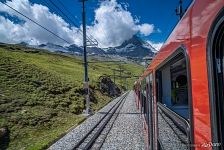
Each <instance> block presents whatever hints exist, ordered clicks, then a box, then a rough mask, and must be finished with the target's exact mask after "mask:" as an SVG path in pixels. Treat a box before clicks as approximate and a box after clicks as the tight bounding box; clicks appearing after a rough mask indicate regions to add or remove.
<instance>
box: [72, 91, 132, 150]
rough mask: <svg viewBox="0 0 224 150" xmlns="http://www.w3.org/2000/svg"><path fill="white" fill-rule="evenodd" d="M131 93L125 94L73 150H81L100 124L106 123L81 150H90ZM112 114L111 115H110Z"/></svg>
mask: <svg viewBox="0 0 224 150" xmlns="http://www.w3.org/2000/svg"><path fill="white" fill-rule="evenodd" d="M128 93H129V92H126V93H125V94H123V96H122V97H121V98H120V100H119V101H117V102H116V103H115V104H114V105H113V106H112V107H111V108H110V109H109V111H108V112H107V113H106V114H105V115H104V116H103V117H102V118H101V119H100V120H99V121H98V122H97V124H95V125H94V126H93V127H92V128H91V129H90V131H89V132H88V133H87V134H86V135H85V136H83V137H82V139H81V140H79V142H78V143H77V144H76V145H75V146H74V148H73V150H76V149H79V147H80V146H81V145H82V144H83V143H85V140H86V139H87V138H88V137H89V136H90V135H91V133H92V132H93V131H94V130H95V129H97V128H98V126H99V125H100V123H101V122H102V121H103V120H105V118H106V117H108V118H106V120H105V121H104V123H103V124H102V125H101V126H100V127H99V128H98V130H97V132H96V133H94V135H93V137H91V139H90V141H89V142H88V143H87V144H86V145H85V147H84V148H80V149H84V150H86V149H89V148H90V147H91V146H92V145H93V144H94V142H95V140H96V139H97V138H98V136H99V135H100V133H101V132H102V131H103V129H104V127H105V126H106V125H107V123H108V122H109V121H110V119H111V118H112V116H113V114H114V113H115V112H116V110H117V109H118V107H119V106H120V104H121V103H122V101H123V100H124V99H125V98H126V97H127V95H128ZM110 112H111V113H110Z"/></svg>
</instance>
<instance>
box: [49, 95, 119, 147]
mask: <svg viewBox="0 0 224 150" xmlns="http://www.w3.org/2000/svg"><path fill="white" fill-rule="evenodd" d="M120 97H121V96H120ZM120 97H118V98H116V99H114V100H113V101H111V102H110V103H109V104H107V105H106V106H105V107H103V108H102V109H101V110H99V111H98V112H97V113H96V114H94V115H93V116H91V117H89V118H88V119H86V120H85V121H84V122H83V123H82V124H80V125H79V126H77V127H76V128H74V129H72V130H71V131H70V132H68V133H67V134H66V135H65V136H64V137H62V138H61V139H59V140H58V141H57V142H55V143H54V144H53V145H51V146H50V147H49V148H48V150H71V149H72V148H73V147H74V146H75V144H76V143H78V141H79V140H80V139H81V138H82V137H83V136H84V135H85V134H87V133H88V131H90V129H91V128H92V127H93V126H94V125H95V124H97V122H98V121H99V120H100V119H101V118H102V117H103V116H104V115H105V114H106V112H108V111H109V109H110V108H112V107H113V106H114V105H115V104H116V102H118V100H119V99H120Z"/></svg>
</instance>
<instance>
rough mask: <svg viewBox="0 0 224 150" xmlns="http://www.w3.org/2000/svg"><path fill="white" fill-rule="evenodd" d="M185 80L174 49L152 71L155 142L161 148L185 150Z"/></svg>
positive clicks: (180, 55) (183, 67) (183, 66)
mask: <svg viewBox="0 0 224 150" xmlns="http://www.w3.org/2000/svg"><path fill="white" fill-rule="evenodd" d="M188 80H189V79H188V71H187V64H186V58H185V55H184V54H183V51H182V49H178V50H177V51H176V52H175V53H174V54H173V55H172V56H171V57H169V58H168V59H167V60H165V61H164V63H162V65H161V66H159V69H157V71H156V85H157V88H156V93H157V95H156V96H157V101H158V102H157V106H158V107H157V120H158V122H157V123H158V134H159V135H158V136H159V138H158V142H159V146H160V147H161V148H162V147H165V148H166V149H183V150H185V149H186V150H187V149H189V146H188V144H189V143H190V125H189V121H188V119H189V116H190V115H189V113H190V112H189V107H188V99H189V97H188V94H189V93H188V88H189V87H188V85H189V84H188V83H189V82H188ZM169 137H170V138H169Z"/></svg>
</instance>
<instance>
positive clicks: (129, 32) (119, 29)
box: [0, 0, 154, 47]
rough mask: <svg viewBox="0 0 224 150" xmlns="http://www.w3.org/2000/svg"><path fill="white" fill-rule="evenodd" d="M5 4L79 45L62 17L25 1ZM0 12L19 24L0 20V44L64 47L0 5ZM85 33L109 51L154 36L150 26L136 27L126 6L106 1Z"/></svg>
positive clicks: (79, 38) (76, 35) (4, 18)
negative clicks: (136, 36)
mask: <svg viewBox="0 0 224 150" xmlns="http://www.w3.org/2000/svg"><path fill="white" fill-rule="evenodd" d="M6 3H7V4H8V5H10V6H12V7H13V8H15V9H16V10H18V11H19V12H21V13H23V14H25V15H26V16H29V17H30V18H32V19H33V20H35V21H36V22H38V23H40V24H41V25H43V26H44V27H46V28H48V29H50V30H51V31H53V32H54V33H56V34H57V35H59V36H60V37H63V38H64V39H65V40H67V41H69V42H70V43H71V44H72V43H75V44H77V45H82V36H81V35H80V34H79V33H78V28H76V27H74V26H70V25H69V24H68V23H67V22H66V21H65V20H64V19H63V18H62V17H60V16H58V15H57V14H54V13H52V12H50V10H49V8H48V7H46V6H43V5H41V4H33V3H31V2H30V1H29V0H12V1H8V0H7V1H6ZM0 12H4V13H7V15H9V16H11V17H17V18H18V19H19V20H22V21H21V22H16V21H15V20H13V19H10V17H7V15H6V16H5V15H1V16H0V40H1V42H7V43H19V42H27V43H29V44H41V43H47V42H50V43H57V44H60V45H65V44H66V43H65V42H64V41H62V40H61V39H59V38H57V37H55V36H53V35H51V34H50V33H48V32H46V31H45V30H44V29H42V28H40V27H39V26H37V25H36V24H34V23H33V22H31V21H29V20H28V19H26V18H24V17H23V16H21V15H19V14H18V13H16V12H15V11H13V10H12V9H10V8H8V7H7V6H5V5H4V4H2V3H0ZM87 29H88V30H87V31H88V32H90V33H91V34H92V35H93V36H94V37H95V38H96V39H97V40H98V41H99V42H100V44H101V45H100V46H102V47H112V46H118V45H120V44H122V43H123V42H124V41H125V40H128V39H130V38H131V37H132V36H133V35H134V34H136V33H140V34H142V35H144V36H147V35H150V34H151V33H152V32H154V25H153V24H148V23H144V24H139V20H138V19H134V18H133V16H132V14H131V12H129V11H128V10H127V6H124V5H123V6H122V5H121V4H119V3H118V2H117V1H116V0H111V1H109V0H106V1H103V2H101V4H100V5H99V8H97V9H96V10H95V17H94V22H93V23H92V25H89V26H87Z"/></svg>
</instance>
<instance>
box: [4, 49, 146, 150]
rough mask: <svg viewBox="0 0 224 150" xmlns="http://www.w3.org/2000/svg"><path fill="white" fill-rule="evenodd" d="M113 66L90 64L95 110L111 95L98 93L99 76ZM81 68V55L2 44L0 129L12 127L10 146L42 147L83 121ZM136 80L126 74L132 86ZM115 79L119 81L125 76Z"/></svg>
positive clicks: (139, 69) (126, 66) (133, 69)
mask: <svg viewBox="0 0 224 150" xmlns="http://www.w3.org/2000/svg"><path fill="white" fill-rule="evenodd" d="M90 61H91V58H90ZM115 68H118V65H116V64H114V63H96V64H89V77H90V87H91V90H92V93H93V94H92V97H91V101H92V103H91V106H92V108H93V109H94V110H95V111H96V110H99V109H100V108H102V107H103V106H104V105H106V104H107V103H108V102H110V101H111V99H112V97H109V96H108V95H104V94H102V93H101V92H100V90H99V89H98V85H97V81H98V78H99V76H101V75H103V74H107V75H112V74H113V71H112V70H111V69H115ZM121 68H122V69H125V70H127V71H129V72H131V73H132V74H134V75H139V74H141V72H142V71H143V67H141V66H139V65H136V64H122V66H121ZM83 70H84V69H83V65H82V59H81V58H79V57H76V56H70V55H62V54H56V53H52V52H48V51H44V50H37V49H32V48H25V47H21V46H16V45H0V128H1V127H8V128H9V130H10V142H9V145H7V147H8V149H10V150H13V149H15V150H19V149H29V150H36V149H44V148H46V147H47V146H48V145H49V144H51V143H52V142H53V141H55V140H56V139H57V138H59V137H61V136H62V135H64V134H65V133H66V132H67V131H69V129H71V128H73V127H75V126H77V125H78V124H80V123H81V122H83V121H84V120H85V118H84V117H83V116H82V115H81V113H82V111H83V109H84V105H85V101H84V97H83V93H84V91H83V85H82V83H83ZM134 80H135V79H134V78H131V79H128V85H129V87H130V88H131V87H132V85H133V82H134ZM117 81H118V84H119V85H120V86H121V83H122V82H123V81H120V80H117ZM0 149H1V148H0Z"/></svg>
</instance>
